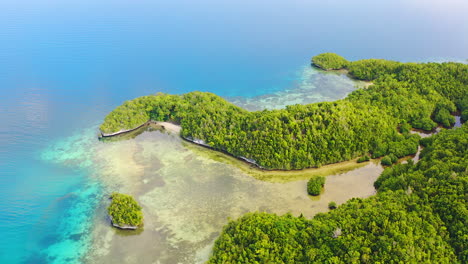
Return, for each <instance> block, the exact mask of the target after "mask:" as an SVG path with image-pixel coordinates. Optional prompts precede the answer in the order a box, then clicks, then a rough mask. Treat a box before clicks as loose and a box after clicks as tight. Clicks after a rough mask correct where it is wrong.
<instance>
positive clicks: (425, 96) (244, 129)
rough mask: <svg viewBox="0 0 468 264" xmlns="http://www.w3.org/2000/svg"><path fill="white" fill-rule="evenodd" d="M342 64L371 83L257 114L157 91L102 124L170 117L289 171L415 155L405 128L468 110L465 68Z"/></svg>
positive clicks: (224, 146) (189, 132) (217, 100)
mask: <svg viewBox="0 0 468 264" xmlns="http://www.w3.org/2000/svg"><path fill="white" fill-rule="evenodd" d="M319 56H320V55H319ZM346 68H347V69H348V70H349V72H350V74H352V76H354V77H355V78H359V79H366V80H371V81H372V82H373V83H374V85H371V86H370V87H368V88H366V89H358V90H356V91H354V92H352V93H351V94H349V95H348V97H347V98H345V99H343V100H338V101H335V102H322V103H315V104H308V105H291V106H287V107H286V108H285V109H279V110H263V111H256V112H249V111H246V110H244V109H241V108H239V107H237V106H235V105H233V104H231V103H229V102H227V101H225V100H224V99H222V98H221V97H219V96H216V95H214V94H212V93H204V92H191V93H187V94H183V95H167V94H161V93H160V94H157V95H149V96H143V97H139V98H136V99H134V100H131V101H127V102H125V103H124V104H123V105H121V106H119V107H117V108H116V109H115V110H114V111H112V112H111V113H110V114H109V115H107V116H106V118H105V120H104V123H103V124H102V125H101V127H100V128H101V131H102V132H104V133H113V132H117V131H119V130H125V129H132V128H135V127H138V126H139V125H141V124H142V123H144V122H146V121H148V120H155V121H171V122H175V123H178V124H180V125H181V127H182V131H181V136H183V137H185V138H188V139H199V140H202V141H203V142H205V143H206V144H207V145H209V146H210V147H212V148H213V149H215V150H220V151H224V152H227V153H230V154H232V155H234V156H238V157H245V158H247V159H249V160H253V161H255V162H256V163H257V164H258V165H260V166H261V167H263V168H266V169H283V170H291V169H303V168H309V167H320V166H321V165H324V164H330V163H336V162H341V161H345V160H350V159H353V158H356V157H359V156H363V155H370V156H372V158H377V157H382V156H385V155H390V154H392V155H393V156H395V157H396V158H400V157H403V156H405V155H410V154H414V153H416V151H417V146H418V140H419V137H418V136H417V135H411V134H409V129H410V128H419V129H423V130H432V129H434V128H435V127H436V126H437V124H438V123H440V124H441V125H444V126H450V125H451V124H453V122H454V119H453V117H452V116H451V113H454V112H455V111H457V110H458V111H460V112H462V113H465V112H467V111H468V109H467V107H468V103H467V102H468V99H467V96H468V93H467V91H468V77H467V76H468V65H465V64H461V63H399V62H394V61H386V60H376V59H370V60H360V61H355V62H348V63H347V64H346ZM463 111H464V112H463ZM401 127H404V128H405V129H399V128H401Z"/></svg>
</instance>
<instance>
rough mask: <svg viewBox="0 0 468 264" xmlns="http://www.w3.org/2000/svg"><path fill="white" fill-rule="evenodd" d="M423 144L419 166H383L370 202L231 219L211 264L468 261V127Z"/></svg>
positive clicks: (359, 201) (434, 137)
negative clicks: (308, 214) (308, 213)
mask: <svg viewBox="0 0 468 264" xmlns="http://www.w3.org/2000/svg"><path fill="white" fill-rule="evenodd" d="M424 141H425V142H424V145H425V146H426V148H425V150H424V152H423V155H422V158H421V160H420V161H419V162H418V163H417V164H413V163H412V162H409V163H408V164H400V165H396V166H393V167H389V168H387V169H386V170H385V171H384V172H383V173H382V175H381V176H380V177H379V179H378V181H377V182H376V187H377V189H378V193H377V195H375V196H373V197H370V198H366V199H358V198H354V199H351V200H349V201H348V202H346V203H345V204H342V205H341V206H339V207H338V208H337V209H334V210H332V211H330V212H328V213H321V214H318V215H316V216H315V217H314V218H313V219H310V220H309V219H305V218H304V217H294V216H292V215H290V214H286V215H283V216H277V215H275V214H267V213H248V214H246V215H244V216H242V217H241V218H239V219H237V220H234V221H230V222H229V224H228V225H226V226H225V227H224V229H223V232H222V233H221V235H220V236H219V238H218V239H217V240H216V242H215V246H214V249H213V254H212V256H211V258H210V260H209V261H208V263H466V262H467V261H468V250H467V249H468V248H467V246H468V241H467V239H468V223H467V221H468V210H467V204H468V203H467V200H466V199H467V188H468V124H464V125H463V127H462V128H457V129H453V130H446V131H443V132H441V133H440V134H437V135H435V136H433V137H431V138H430V139H427V140H424Z"/></svg>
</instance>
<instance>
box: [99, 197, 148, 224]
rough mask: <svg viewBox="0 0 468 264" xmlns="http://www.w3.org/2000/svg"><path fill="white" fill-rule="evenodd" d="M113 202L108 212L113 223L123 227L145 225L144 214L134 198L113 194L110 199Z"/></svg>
mask: <svg viewBox="0 0 468 264" xmlns="http://www.w3.org/2000/svg"><path fill="white" fill-rule="evenodd" d="M110 198H111V199H112V202H111V204H110V206H109V208H107V212H108V213H109V216H110V217H111V219H112V223H114V224H116V225H118V226H120V227H123V226H134V227H139V226H142V225H143V213H142V212H141V207H140V205H138V203H137V201H135V199H133V197H132V196H130V195H126V194H121V193H113V194H112V195H111V197H110Z"/></svg>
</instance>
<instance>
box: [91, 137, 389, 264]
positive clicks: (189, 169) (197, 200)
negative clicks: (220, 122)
mask: <svg viewBox="0 0 468 264" xmlns="http://www.w3.org/2000/svg"><path fill="white" fill-rule="evenodd" d="M187 144H189V143H186V142H183V141H182V140H181V139H180V138H179V137H178V136H177V135H175V134H170V133H165V132H161V131H154V132H145V133H143V134H141V135H139V136H138V137H136V138H135V139H131V140H126V141H118V142H109V143H103V144H99V147H98V148H97V149H96V150H95V151H94V156H93V161H92V162H93V164H94V166H95V167H96V168H98V170H97V171H98V172H97V177H99V178H100V179H101V181H102V182H103V183H104V185H105V186H106V192H109V193H110V192H112V191H119V192H123V193H128V194H131V195H133V196H134V197H135V198H136V199H137V200H138V201H139V202H140V203H141V205H142V207H143V213H144V217H145V226H144V229H143V230H142V231H120V230H116V229H114V228H111V227H110V226H109V223H108V221H107V219H106V214H105V210H106V207H107V205H108V202H109V201H108V199H107V198H106V197H103V198H102V201H101V203H100V207H99V209H98V212H97V214H96V219H95V225H94V229H93V230H92V232H93V234H92V236H93V241H94V242H93V245H92V247H91V249H90V251H89V254H88V256H87V257H86V259H85V261H86V262H88V263H171V264H172V263H203V262H204V261H206V260H207V259H208V257H209V254H210V253H211V247H212V245H213V242H214V240H215V239H216V237H217V236H218V235H219V233H220V231H221V230H222V227H223V226H224V225H225V224H226V223H227V222H228V219H229V218H231V219H235V218H238V217H240V216H241V215H243V214H244V213H246V212H252V211H265V212H272V213H277V214H284V213H288V212H290V213H292V214H293V215H299V214H301V213H302V214H303V215H304V216H306V217H312V216H313V215H314V214H316V213H318V212H325V211H327V210H328V209H327V205H328V203H329V202H330V201H335V202H337V203H338V204H341V203H343V202H345V201H346V200H348V199H349V198H352V197H367V196H370V195H372V194H374V193H375V190H374V188H373V182H374V181H375V179H376V178H377V176H378V175H379V174H380V172H381V171H382V168H381V167H380V166H379V165H376V164H374V163H369V164H367V165H365V166H364V167H361V168H358V169H355V170H353V171H349V172H346V173H343V174H339V175H331V176H328V177H327V180H326V184H325V191H324V193H323V194H322V195H321V196H320V197H313V198H312V197H310V196H308V195H307V193H306V180H304V179H300V180H297V181H291V182H285V183H275V182H266V181H261V180H258V179H255V178H254V177H252V176H250V175H248V174H246V173H245V172H243V171H242V170H241V169H239V168H237V167H235V166H232V165H229V164H226V163H223V162H219V161H215V160H213V159H211V158H209V157H207V156H205V155H199V153H197V152H196V151H193V150H192V149H191V148H187V147H186V146H187Z"/></svg>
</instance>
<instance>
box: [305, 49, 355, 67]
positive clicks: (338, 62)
mask: <svg viewBox="0 0 468 264" xmlns="http://www.w3.org/2000/svg"><path fill="white" fill-rule="evenodd" d="M312 64H314V65H315V66H317V67H319V68H321V69H323V70H341V69H343V68H345V67H346V66H347V65H348V64H349V61H347V60H346V59H345V58H343V57H341V56H340V55H338V54H335V53H322V54H320V55H317V56H314V57H313V58H312Z"/></svg>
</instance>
